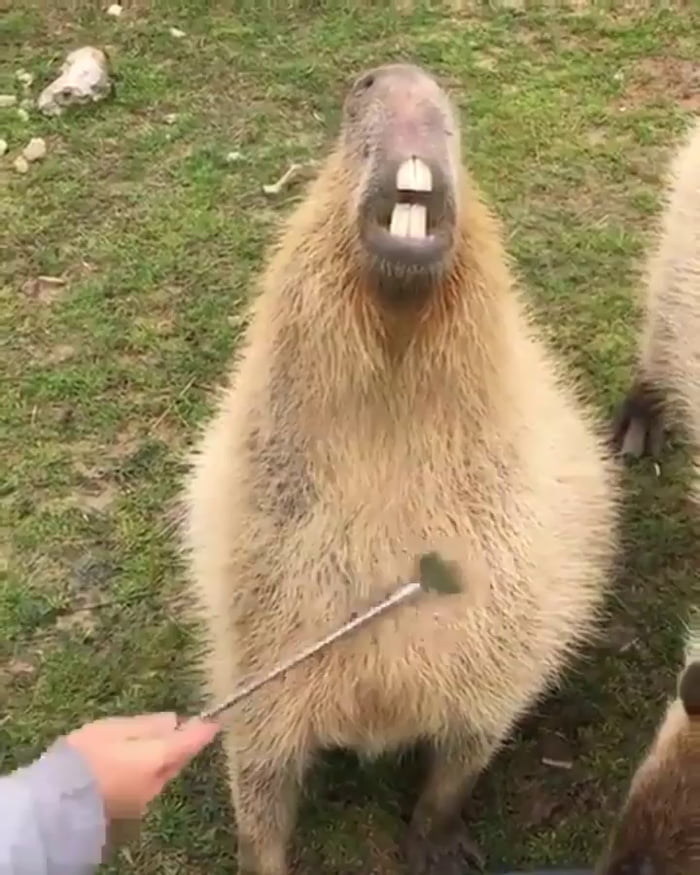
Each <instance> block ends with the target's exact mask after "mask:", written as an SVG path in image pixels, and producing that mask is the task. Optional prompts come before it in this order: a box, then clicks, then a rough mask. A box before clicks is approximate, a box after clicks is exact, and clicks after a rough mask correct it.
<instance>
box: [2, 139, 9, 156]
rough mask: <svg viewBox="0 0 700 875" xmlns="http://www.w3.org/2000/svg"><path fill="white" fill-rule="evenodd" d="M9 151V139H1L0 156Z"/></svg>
mask: <svg viewBox="0 0 700 875" xmlns="http://www.w3.org/2000/svg"><path fill="white" fill-rule="evenodd" d="M5 152H7V140H2V139H0V158H2V156H3V155H4V154H5Z"/></svg>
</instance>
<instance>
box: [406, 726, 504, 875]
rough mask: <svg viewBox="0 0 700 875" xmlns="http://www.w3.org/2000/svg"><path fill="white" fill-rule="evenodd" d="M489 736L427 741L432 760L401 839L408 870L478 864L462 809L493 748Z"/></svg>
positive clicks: (427, 873) (424, 873)
mask: <svg viewBox="0 0 700 875" xmlns="http://www.w3.org/2000/svg"><path fill="white" fill-rule="evenodd" d="M496 747H497V742H496V740H495V739H489V738H486V737H483V736H481V737H476V736H474V735H463V736H453V737H450V738H447V739H444V740H442V741H441V742H439V743H436V744H434V745H433V748H432V765H431V769H430V773H429V775H428V780H427V782H426V785H425V787H424V788H423V792H422V794H421V796H420V798H419V799H418V802H417V803H416V807H415V809H414V812H413V816H412V818H411V824H410V827H409V832H408V835H407V838H406V843H405V846H404V847H405V856H406V862H407V864H408V871H409V872H410V873H411V875H462V873H464V872H466V871H469V868H470V866H473V865H476V866H477V867H478V868H483V864H484V860H483V854H482V853H481V850H480V848H479V846H478V845H477V844H476V843H475V842H474V841H473V840H472V838H471V836H470V834H469V830H468V828H467V825H466V823H465V822H464V819H463V817H462V809H463V807H464V803H465V802H466V801H467V799H468V797H469V794H470V793H471V790H472V788H473V787H474V784H475V783H476V780H477V778H478V777H479V774H480V773H481V772H482V770H483V769H484V768H485V766H486V765H487V763H488V762H489V760H490V759H491V757H492V755H493V753H494V751H495V750H496Z"/></svg>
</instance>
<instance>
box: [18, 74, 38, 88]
mask: <svg viewBox="0 0 700 875" xmlns="http://www.w3.org/2000/svg"><path fill="white" fill-rule="evenodd" d="M15 78H16V79H17V80H18V81H19V82H21V83H22V86H23V87H24V88H31V85H32V82H33V81H34V76H33V75H32V74H31V73H29V72H27V70H18V71H17V72H16V73H15Z"/></svg>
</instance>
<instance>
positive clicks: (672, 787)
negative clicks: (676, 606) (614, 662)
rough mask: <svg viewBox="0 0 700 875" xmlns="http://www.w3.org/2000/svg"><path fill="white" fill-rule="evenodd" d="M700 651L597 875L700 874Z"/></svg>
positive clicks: (692, 659) (637, 776)
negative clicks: (699, 708) (699, 707)
mask: <svg viewBox="0 0 700 875" xmlns="http://www.w3.org/2000/svg"><path fill="white" fill-rule="evenodd" d="M699 703H700V653H699V652H697V650H695V652H693V651H690V650H689V657H688V664H687V666H686V668H685V670H684V671H683V673H682V675H681V678H680V682H679V691H678V697H677V698H676V699H675V700H674V701H673V702H672V703H671V705H670V706H669V708H668V710H667V712H666V715H665V717H664V720H663V721H662V724H661V726H660V728H659V731H658V733H657V736H656V738H655V739H654V743H653V744H652V747H651V749H650V751H649V753H648V754H647V756H646V758H645V759H644V761H643V763H642V764H641V765H640V767H639V769H638V770H637V772H636V774H635V776H634V779H633V780H632V784H631V786H630V791H629V795H628V798H627V800H626V802H625V805H624V808H623V811H622V814H621V815H620V818H619V821H618V823H617V825H616V827H615V830H614V832H613V835H612V837H611V840H610V843H609V847H608V848H607V850H606V853H605V856H604V857H603V859H602V860H601V862H600V864H599V866H598V869H597V870H596V871H597V875H700V711H698V704H699Z"/></svg>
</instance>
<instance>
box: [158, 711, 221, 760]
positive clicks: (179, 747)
mask: <svg viewBox="0 0 700 875" xmlns="http://www.w3.org/2000/svg"><path fill="white" fill-rule="evenodd" d="M220 728H221V727H220V726H219V724H218V723H216V722H214V721H213V720H200V719H199V718H198V717H193V718H192V719H190V720H186V721H185V722H184V723H181V724H180V726H179V727H178V728H177V730H176V731H175V732H173V733H172V734H171V735H170V736H169V737H168V738H167V739H165V742H166V744H167V746H168V757H169V759H170V762H171V763H173V764H175V763H178V762H182V763H183V765H184V763H185V762H187V761H188V760H190V759H192V757H193V756H196V755H197V754H198V753H199V752H200V751H201V750H202V749H203V748H205V747H206V746H207V745H208V744H210V743H211V742H212V741H213V740H214V739H215V738H216V736H217V734H218V732H219V729H220Z"/></svg>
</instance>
